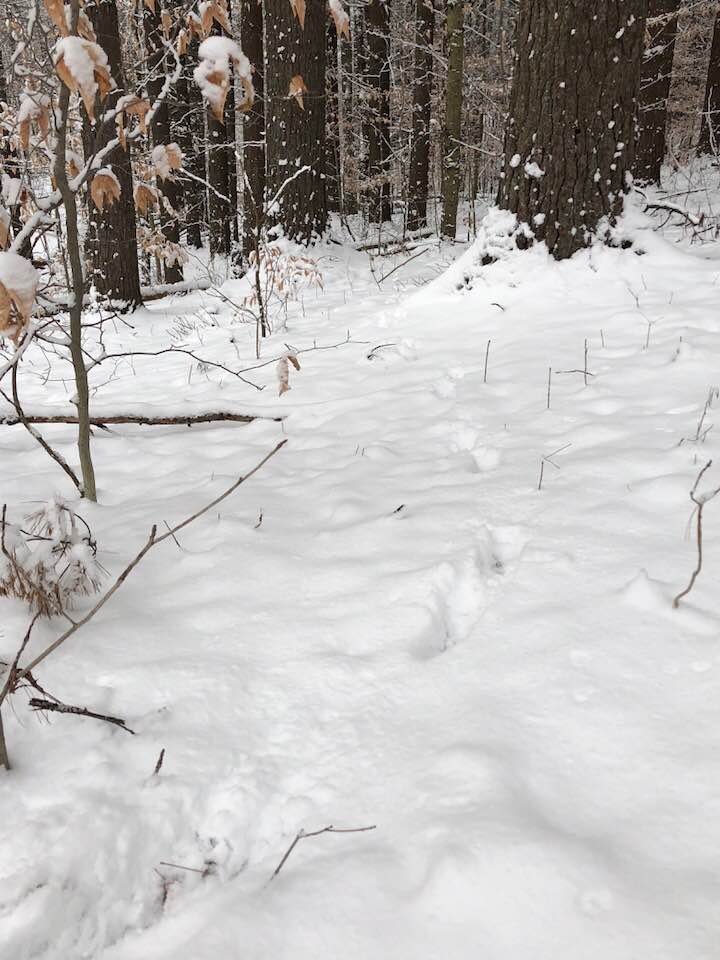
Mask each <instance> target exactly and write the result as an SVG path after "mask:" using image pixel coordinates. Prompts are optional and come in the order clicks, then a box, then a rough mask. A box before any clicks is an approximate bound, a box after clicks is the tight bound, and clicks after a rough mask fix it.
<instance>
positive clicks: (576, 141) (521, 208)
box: [497, 0, 647, 260]
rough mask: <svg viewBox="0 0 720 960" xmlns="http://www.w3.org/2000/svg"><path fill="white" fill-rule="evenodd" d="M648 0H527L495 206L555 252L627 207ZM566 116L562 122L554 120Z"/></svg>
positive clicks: (587, 239) (567, 251)
mask: <svg viewBox="0 0 720 960" xmlns="http://www.w3.org/2000/svg"><path fill="white" fill-rule="evenodd" d="M646 9H647V5H646V2H645V0H624V2H623V3H607V4H598V3H597V2H596V0H576V2H575V3H573V4H567V3H563V2H561V0H552V2H548V0H522V3H521V5H520V14H519V18H518V26H517V37H516V44H515V49H516V54H515V61H516V62H515V74H514V77H513V86H512V93H511V97H510V111H509V117H508V122H507V127H506V132H505V149H504V169H503V171H502V174H501V181H500V187H499V190H498V198H497V203H498V206H499V207H501V208H503V209H505V210H509V211H510V212H511V213H513V214H515V216H516V218H517V221H518V224H520V225H521V226H522V230H521V232H520V233H519V234H518V243H519V245H521V246H525V245H527V244H528V243H529V242H530V238H532V237H533V236H534V237H535V238H536V239H537V240H541V241H543V240H544V241H545V242H546V243H547V246H548V249H549V250H550V251H551V252H552V254H553V256H554V257H555V258H556V259H558V260H563V259H566V258H567V257H570V256H572V254H573V253H575V252H576V251H577V250H580V249H581V248H582V247H586V246H588V245H589V244H590V243H591V242H592V239H593V237H595V236H596V235H597V233H598V230H599V228H601V227H602V226H603V224H612V223H613V222H614V221H615V220H616V218H617V217H618V216H619V214H620V213H621V212H622V210H623V205H624V198H625V192H626V191H627V189H628V184H629V182H630V174H631V171H632V170H633V168H634V165H635V164H634V161H635V129H636V114H637V97H638V90H639V86H640V66H641V59H642V50H643V40H644V36H645V13H646ZM559 117H562V118H563V122H562V123H560V122H558V118H559Z"/></svg>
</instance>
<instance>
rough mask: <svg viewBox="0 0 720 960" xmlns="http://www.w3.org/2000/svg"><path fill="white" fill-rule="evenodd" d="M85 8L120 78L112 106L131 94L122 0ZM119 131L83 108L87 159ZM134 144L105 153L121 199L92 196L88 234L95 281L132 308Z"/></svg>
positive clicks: (135, 274)
mask: <svg viewBox="0 0 720 960" xmlns="http://www.w3.org/2000/svg"><path fill="white" fill-rule="evenodd" d="M86 12H87V14H88V16H89V17H90V21H91V23H92V25H93V29H94V31H95V34H96V35H97V40H98V43H99V44H100V46H101V47H102V48H103V50H104V51H105V53H106V54H107V58H108V61H109V64H110V72H111V73H112V77H113V80H114V81H115V83H116V84H117V88H116V89H115V90H113V91H112V92H111V93H110V94H109V96H108V99H107V100H106V101H105V103H104V104H103V107H102V109H105V110H109V109H112V108H113V107H114V105H115V103H116V102H117V101H118V100H119V99H120V97H123V96H125V95H126V94H127V90H126V89H125V74H124V70H123V63H122V48H121V45H120V31H119V26H118V10H117V4H116V3H115V0H95V2H94V3H92V4H88V5H87V7H86ZM115 136H116V131H115V126H114V125H113V124H108V123H105V124H94V125H91V124H90V121H89V120H88V117H87V115H86V114H85V113H84V112H83V146H84V150H85V157H86V159H90V157H92V156H93V155H94V154H95V153H97V152H98V150H101V149H102V148H103V147H104V146H105V145H106V144H107V143H108V142H109V141H110V140H111V139H112V138H113V137H115ZM131 149H132V148H131V145H130V143H129V142H128V144H127V149H126V150H123V148H122V147H120V146H118V147H115V149H114V150H112V151H110V153H109V154H107V155H106V156H105V158H104V159H103V162H102V166H104V167H110V168H111V169H112V171H113V173H114V174H115V176H116V177H117V179H118V181H119V183H120V199H119V200H116V201H115V203H112V204H109V205H108V206H106V207H105V209H104V210H98V209H97V208H96V206H95V204H94V203H93V202H92V200H89V201H88V216H89V224H88V231H87V236H86V239H85V250H86V253H87V255H88V257H89V260H90V264H91V269H92V273H91V279H92V282H93V283H94V285H95V286H96V287H97V289H98V290H99V292H100V293H102V294H104V295H105V296H107V297H110V298H111V299H113V300H119V301H122V302H124V303H126V304H127V306H128V308H129V309H133V308H135V307H136V306H138V305H139V304H141V303H142V295H141V293H140V272H139V267H138V247H137V224H136V222H135V200H134V197H133V175H132V154H131ZM90 179H91V178H90ZM90 179H89V180H88V197H89V195H90V194H89V187H90Z"/></svg>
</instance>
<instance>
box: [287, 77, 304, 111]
mask: <svg viewBox="0 0 720 960" xmlns="http://www.w3.org/2000/svg"><path fill="white" fill-rule="evenodd" d="M307 92H308V88H307V87H306V86H305V81H304V80H303V78H302V77H301V76H300V74H299V73H298V74H296V75H295V76H294V77H293V78H292V80H291V81H290V86H289V87H288V96H289V97H295V102H296V103H297V105H298V106H299V107H300V109H301V110H304V109H305V104H304V103H303V94H304V93H307Z"/></svg>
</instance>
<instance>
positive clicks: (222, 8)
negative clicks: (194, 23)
mask: <svg viewBox="0 0 720 960" xmlns="http://www.w3.org/2000/svg"><path fill="white" fill-rule="evenodd" d="M212 15H213V19H214V21H215V23H217V24H218V26H220V27H222V28H223V30H224V31H225V33H226V34H227V35H228V36H229V37H231V36H232V32H233V29H232V24H231V23H230V17H229V16H228V11H227V4H226V3H225V0H215V3H213V5H212Z"/></svg>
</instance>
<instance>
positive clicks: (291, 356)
mask: <svg viewBox="0 0 720 960" xmlns="http://www.w3.org/2000/svg"><path fill="white" fill-rule="evenodd" d="M288 360H289V361H290V363H291V364H292V365H293V366H294V367H295V369H296V370H299V369H300V361H299V360H298V358H297V357H296V356H295V355H294V354H292V353H290V354H288Z"/></svg>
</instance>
